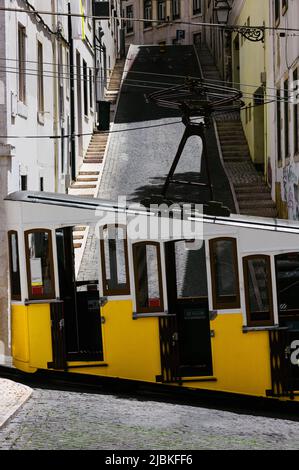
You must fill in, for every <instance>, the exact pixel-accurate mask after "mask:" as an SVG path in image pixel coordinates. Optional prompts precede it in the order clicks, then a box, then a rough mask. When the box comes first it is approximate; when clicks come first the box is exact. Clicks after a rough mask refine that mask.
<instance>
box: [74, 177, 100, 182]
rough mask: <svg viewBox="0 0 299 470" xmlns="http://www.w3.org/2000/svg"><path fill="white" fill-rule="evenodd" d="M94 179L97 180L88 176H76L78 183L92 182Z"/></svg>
mask: <svg viewBox="0 0 299 470" xmlns="http://www.w3.org/2000/svg"><path fill="white" fill-rule="evenodd" d="M94 181H98V178H88V177H78V178H77V182H78V183H92V182H94Z"/></svg>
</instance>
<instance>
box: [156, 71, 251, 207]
mask: <svg viewBox="0 0 299 470" xmlns="http://www.w3.org/2000/svg"><path fill="white" fill-rule="evenodd" d="M147 98H148V100H149V101H152V102H154V103H156V104H157V105H158V106H161V107H164V108H168V109H174V110H180V111H181V113H182V122H183V124H184V125H185V131H184V134H183V137H182V139H181V141H180V144H179V147H178V150H177V153H176V155H175V158H174V160H173V163H172V165H171V168H170V170H169V173H168V175H167V177H166V180H165V183H164V186H163V189H162V197H163V198H165V197H166V194H167V191H168V189H169V186H170V184H185V185H189V186H198V187H207V188H208V189H209V194H210V203H212V205H213V204H214V205H215V201H213V199H214V192H213V185H212V182H211V172H210V166H209V160H208V155H207V137H206V129H207V128H208V127H209V126H210V124H211V118H212V115H215V114H223V113H227V112H233V111H239V110H240V109H241V107H242V106H244V103H243V101H242V100H241V98H242V92H240V91H239V90H237V89H235V88H230V87H226V86H223V85H215V84H209V83H208V82H207V81H206V80H204V79H202V78H198V79H194V78H192V79H191V78H187V79H186V80H185V83H184V84H182V85H176V86H174V87H172V88H169V89H163V90H159V91H155V92H154V93H151V94H150V95H148V96H147ZM195 119H196V120H197V121H198V120H199V119H200V120H201V121H200V122H194V120H195ZM191 136H198V137H200V138H201V141H202V161H203V162H204V163H205V166H206V173H207V182H206V183H200V182H191V181H181V180H177V179H175V178H174V173H175V170H176V168H177V166H178V163H179V161H180V158H181V156H182V153H183V150H184V148H185V145H186V143H187V140H188V139H189V137H191Z"/></svg>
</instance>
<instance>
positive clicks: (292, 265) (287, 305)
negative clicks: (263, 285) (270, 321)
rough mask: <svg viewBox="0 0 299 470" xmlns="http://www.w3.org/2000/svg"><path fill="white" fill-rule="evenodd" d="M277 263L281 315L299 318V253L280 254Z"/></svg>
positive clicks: (276, 258)
mask: <svg viewBox="0 0 299 470" xmlns="http://www.w3.org/2000/svg"><path fill="white" fill-rule="evenodd" d="M275 264H276V283H277V298H278V312H279V316H280V318H281V319H283V318H286V317H288V316H293V315H296V316H298V319H299V295H298V288H299V253H285V254H283V255H278V256H276V257H275Z"/></svg>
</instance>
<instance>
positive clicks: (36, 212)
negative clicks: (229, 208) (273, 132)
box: [5, 191, 299, 245]
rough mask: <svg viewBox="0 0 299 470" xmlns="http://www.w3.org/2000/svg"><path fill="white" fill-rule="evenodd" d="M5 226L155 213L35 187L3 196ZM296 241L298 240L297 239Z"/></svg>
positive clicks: (268, 226) (210, 220)
mask: <svg viewBox="0 0 299 470" xmlns="http://www.w3.org/2000/svg"><path fill="white" fill-rule="evenodd" d="M5 201H6V212H7V221H8V223H7V228H8V229H12V228H14V227H17V226H20V225H21V226H24V227H25V226H26V227H29V226H30V227H39V228H41V227H44V228H46V227H47V228H51V227H53V226H55V227H57V226H69V225H78V224H80V223H86V224H92V223H97V218H96V217H97V215H96V212H95V211H100V212H101V211H104V212H107V213H115V212H120V213H124V214H128V215H135V214H141V215H145V216H149V215H157V212H156V213H155V212H154V211H152V210H151V209H149V208H146V207H144V206H139V208H138V204H137V203H135V204H133V203H130V204H123V205H122V204H120V203H119V202H115V201H109V200H105V199H96V198H88V197H78V196H71V195H68V194H60V193H49V192H39V191H17V192H14V193H11V194H9V195H8V196H7V197H6V198H5ZM190 217H191V218H192V220H194V221H197V220H198V222H202V221H203V222H204V223H205V224H216V225H222V226H230V227H235V228H238V227H240V228H246V229H255V230H266V231H270V232H285V233H292V234H299V222H295V221H288V220H284V219H273V218H262V217H253V216H245V215H237V214H231V215H230V216H229V217H223V216H211V215H206V214H201V213H199V212H197V211H193V212H191V211H190ZM298 245H299V243H298Z"/></svg>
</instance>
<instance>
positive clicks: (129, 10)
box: [126, 5, 134, 34]
mask: <svg viewBox="0 0 299 470" xmlns="http://www.w3.org/2000/svg"><path fill="white" fill-rule="evenodd" d="M126 18H127V19H126V32H127V34H130V33H133V32H134V22H133V18H134V11H133V5H128V6H127V7H126Z"/></svg>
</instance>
